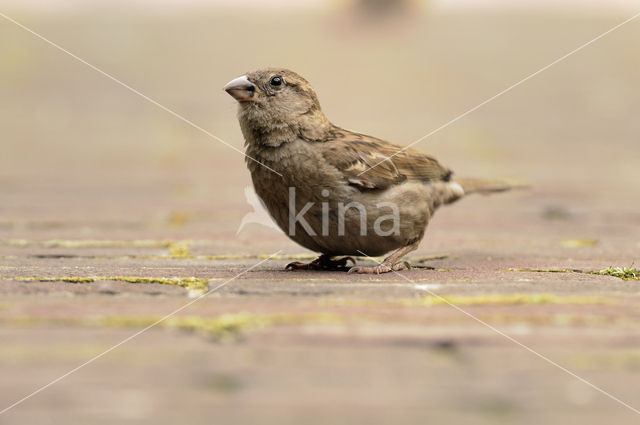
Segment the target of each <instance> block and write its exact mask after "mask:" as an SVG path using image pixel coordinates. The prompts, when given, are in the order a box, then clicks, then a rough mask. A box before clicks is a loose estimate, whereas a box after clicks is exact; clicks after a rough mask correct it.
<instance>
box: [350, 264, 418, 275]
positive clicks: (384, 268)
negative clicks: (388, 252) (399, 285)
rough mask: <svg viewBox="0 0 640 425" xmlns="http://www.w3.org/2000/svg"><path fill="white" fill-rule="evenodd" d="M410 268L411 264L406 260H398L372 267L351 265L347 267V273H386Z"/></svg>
mask: <svg viewBox="0 0 640 425" xmlns="http://www.w3.org/2000/svg"><path fill="white" fill-rule="evenodd" d="M410 269H411V265H410V264H409V262H408V261H398V262H397V263H395V264H392V265H389V264H385V263H384V262H383V263H380V264H378V265H377V266H373V267H366V266H359V267H351V268H350V269H349V273H358V274H381V273H388V272H391V271H394V272H397V271H400V270H410Z"/></svg>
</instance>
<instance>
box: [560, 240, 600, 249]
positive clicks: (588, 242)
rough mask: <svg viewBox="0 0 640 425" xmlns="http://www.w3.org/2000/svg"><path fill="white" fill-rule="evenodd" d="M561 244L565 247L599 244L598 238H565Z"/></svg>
mask: <svg viewBox="0 0 640 425" xmlns="http://www.w3.org/2000/svg"><path fill="white" fill-rule="evenodd" d="M560 244H561V245H562V246H564V247H565V248H579V247H585V246H596V245H597V244H598V240H597V239H563V240H561V241H560Z"/></svg>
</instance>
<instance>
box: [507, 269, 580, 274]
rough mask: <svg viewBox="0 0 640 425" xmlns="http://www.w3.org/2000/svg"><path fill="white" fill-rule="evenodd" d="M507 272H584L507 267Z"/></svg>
mask: <svg viewBox="0 0 640 425" xmlns="http://www.w3.org/2000/svg"><path fill="white" fill-rule="evenodd" d="M505 271H507V272H532V273H584V272H583V271H582V270H579V269H506V270H505Z"/></svg>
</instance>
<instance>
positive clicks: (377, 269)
mask: <svg viewBox="0 0 640 425" xmlns="http://www.w3.org/2000/svg"><path fill="white" fill-rule="evenodd" d="M419 244H420V241H417V242H414V243H412V244H410V245H406V246H403V247H402V248H399V249H397V250H396V251H394V252H393V253H392V254H391V255H389V256H388V257H387V258H385V259H384V261H382V263H380V264H378V265H377V266H373V267H366V266H358V267H351V269H349V273H363V274H380V273H388V272H390V271H396V272H397V271H400V270H409V269H410V268H411V266H410V265H409V262H408V261H404V260H402V257H404V256H405V255H407V254H408V253H410V252H411V251H415V250H416V249H417V248H418V245H419Z"/></svg>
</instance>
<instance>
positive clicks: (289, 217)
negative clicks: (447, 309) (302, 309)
mask: <svg viewBox="0 0 640 425" xmlns="http://www.w3.org/2000/svg"><path fill="white" fill-rule="evenodd" d="M224 90H225V91H226V92H227V93H229V94H230V95H231V96H233V97H234V98H235V99H236V100H237V101H238V103H239V108H238V119H239V121H240V127H241V129H242V134H243V135H244V139H245V145H246V155H247V158H246V160H247V166H248V168H249V171H250V172H251V178H252V180H253V185H254V187H255V191H256V193H257V194H258V196H259V197H260V199H261V200H262V201H263V202H264V205H265V206H266V208H267V210H268V211H269V213H270V214H271V215H272V216H273V218H274V220H275V221H276V223H277V224H278V226H279V227H280V228H281V229H282V230H283V231H284V232H285V233H286V234H287V235H288V236H289V237H290V238H291V239H293V240H294V241H295V242H297V243H299V244H300V245H302V246H304V247H305V248H307V249H310V250H312V251H315V252H319V253H321V254H322V255H320V257H319V258H318V259H316V260H314V261H313V262H311V263H308V264H303V263H299V262H295V263H291V264H289V265H287V269H293V270H295V269H306V270H349V272H357V273H385V272H389V271H392V270H394V271H397V270H403V269H408V268H409V263H408V262H406V261H403V260H402V258H403V257H404V256H405V255H406V254H407V253H409V252H411V251H413V250H415V249H416V248H417V247H418V244H419V243H420V241H421V240H422V237H423V236H424V232H425V229H426V227H427V224H428V223H429V219H430V218H431V216H432V215H433V213H434V212H435V210H436V209H437V208H438V207H439V206H440V205H443V204H449V203H451V202H454V201H456V200H458V199H460V198H462V197H463V196H464V195H466V194H469V193H473V192H480V193H489V192H497V191H503V190H507V189H509V188H510V186H509V185H508V184H505V183H501V182H492V181H486V180H478V179H453V178H452V174H453V173H452V171H451V170H449V169H448V168H446V167H444V166H443V165H441V164H440V163H439V162H438V161H437V160H436V159H435V158H433V157H432V156H429V155H427V154H424V153H422V152H419V151H417V150H414V149H405V150H403V148H402V147H401V146H398V145H395V144H392V143H389V142H386V141H384V140H380V139H378V138H375V137H372V136H367V135H364V134H360V133H355V132H353V131H349V130H345V129H343V128H340V127H338V126H336V125H334V124H332V123H331V122H330V121H329V120H328V119H327V117H326V116H325V115H324V113H323V112H322V110H321V108H320V103H319V102H318V98H317V96H316V93H315V92H314V90H313V88H312V87H311V85H310V84H309V83H308V82H307V81H306V80H305V79H304V78H302V77H301V76H300V75H298V74H296V73H295V72H293V71H290V70H287V69H278V68H268V69H260V70H257V71H255V72H251V73H248V74H246V75H243V76H241V77H239V78H236V79H234V80H232V81H230V82H229V83H228V84H227V85H226V86H225V87H224ZM381 161H382V162H381ZM390 251H394V252H393V253H391V255H389V256H388V257H386V258H385V259H384V261H382V263H380V264H378V265H377V266H374V267H358V266H355V261H354V260H353V259H352V258H351V257H350V256H356V255H365V256H379V255H383V254H386V253H388V252H390ZM336 256H348V257H344V258H341V259H334V257H336ZM349 261H351V262H353V263H354V267H348V266H347V264H348V262H349Z"/></svg>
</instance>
